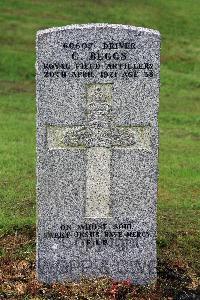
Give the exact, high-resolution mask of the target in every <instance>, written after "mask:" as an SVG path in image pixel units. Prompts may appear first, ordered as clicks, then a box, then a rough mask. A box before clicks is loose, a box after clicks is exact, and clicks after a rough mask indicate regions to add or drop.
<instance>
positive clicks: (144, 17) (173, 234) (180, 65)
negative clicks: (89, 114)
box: [0, 0, 200, 270]
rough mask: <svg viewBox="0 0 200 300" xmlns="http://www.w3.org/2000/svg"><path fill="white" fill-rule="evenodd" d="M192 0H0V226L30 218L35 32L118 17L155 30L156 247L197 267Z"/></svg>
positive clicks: (198, 113) (197, 125)
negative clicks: (158, 79) (157, 111)
mask: <svg viewBox="0 0 200 300" xmlns="http://www.w3.org/2000/svg"><path fill="white" fill-rule="evenodd" d="M199 14H200V6H199V1H198V0H182V1H179V0H176V1H175V0H168V1H166V0H154V1H148V0H124V1H120V0H73V1H67V0H59V1H55V0H42V1H41V0H34V1H31V0H29V1H28V0H21V1H19V0H18V1H14V0H9V1H5V0H0V22H1V33H0V40H1V52H0V56H1V61H0V78H1V81H0V92H1V97H0V139H1V143H0V155H1V160H0V203H1V213H0V226H1V230H2V232H3V233H5V232H9V231H11V230H13V229H16V228H21V227H23V226H25V225H33V226H34V224H35V92H34V90H35V87H34V76H35V70H34V63H35V34H36V31H37V30H39V29H44V28H48V27H52V26H63V25H66V24H72V23H91V22H93V23H101V22H106V23H123V24H132V25H135V26H143V27H149V28H154V29H158V30H159V31H160V32H161V34H162V52H161V54H162V55H161V63H162V64H161V97H160V114H159V124H160V177H159V201H158V249H159V251H158V252H159V255H160V256H161V257H164V256H166V258H167V257H172V258H174V259H176V258H177V259H182V260H185V261H186V262H187V263H188V264H189V265H192V267H193V268H194V269H196V270H197V258H196V257H195V256H197V255H198V246H199V245H198V220H199V208H200V199H199V193H200V135H199V133H200V104H199V87H200V81H199V79H198V78H199V74H198V67H199V25H200V24H199V23H198V18H199Z"/></svg>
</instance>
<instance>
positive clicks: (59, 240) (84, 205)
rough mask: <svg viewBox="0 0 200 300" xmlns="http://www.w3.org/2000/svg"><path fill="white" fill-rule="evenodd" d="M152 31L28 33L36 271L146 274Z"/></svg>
mask: <svg viewBox="0 0 200 300" xmlns="http://www.w3.org/2000/svg"><path fill="white" fill-rule="evenodd" d="M159 68H160V36H159V33H158V32H157V31H154V30H149V29H144V28H137V27H133V26H125V25H107V24H90V25H72V26H66V27H61V28H52V29H48V30H43V31H39V32H38V35H37V64H36V70H37V199H38V225H37V273H38V277H39V279H40V280H41V281H44V282H48V283H51V282H55V281H63V280H79V279H81V278H83V277H93V276H95V277H96V276H104V275H106V276H110V277H112V278H114V279H119V280H120V279H121V280H123V279H127V278H129V279H132V280H133V282H134V283H136V284H145V283H150V282H151V281H153V280H154V279H155V278H156V200H157V173H158V167H157V164H158V162H157V160H158V124H157V114H158V102H159Z"/></svg>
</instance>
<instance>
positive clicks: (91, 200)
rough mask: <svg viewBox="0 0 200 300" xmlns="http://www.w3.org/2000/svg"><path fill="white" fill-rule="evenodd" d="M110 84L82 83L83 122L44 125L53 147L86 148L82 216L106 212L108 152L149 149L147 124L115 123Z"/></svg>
mask: <svg viewBox="0 0 200 300" xmlns="http://www.w3.org/2000/svg"><path fill="white" fill-rule="evenodd" d="M112 94H113V85H112V84H109V83H108V84H88V85H86V97H87V111H86V113H87V120H86V125H85V126H83V125H82V126H73V127H72V126H71V127H70V126H57V125H48V126H47V140H48V147H49V149H50V150H53V149H72V148H75V149H77V148H78V149H86V150H87V151H86V155H87V169H86V202H85V217H86V218H108V217H111V215H110V186H111V177H110V173H111V166H110V165H111V156H112V149H113V148H125V149H127V148H130V147H131V149H144V150H147V151H149V150H150V126H149V125H147V126H144V125H143V126H139V125H135V126H133V125H132V126H116V125H115V124H114V123H113V120H112V119H113V118H112V99H113V96H112Z"/></svg>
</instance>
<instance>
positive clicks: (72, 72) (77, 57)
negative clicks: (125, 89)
mask: <svg viewBox="0 0 200 300" xmlns="http://www.w3.org/2000/svg"><path fill="white" fill-rule="evenodd" d="M61 47H62V51H65V52H64V53H63V56H62V60H60V59H58V60H56V59H55V61H46V62H42V65H41V68H42V73H43V76H44V77H45V78H49V79H50V78H54V79H56V78H63V79H70V78H71V79H81V78H89V79H92V78H95V79H97V78H98V79H119V80H126V79H131V78H132V79H137V78H139V77H143V78H154V77H155V76H156V74H155V71H154V69H155V66H154V64H153V63H151V61H146V60H145V59H144V58H143V56H142V55H141V56H140V54H138V52H137V54H135V52H136V51H137V44H136V43H135V42H134V41H132V42H130V41H121V42H117V43H114V42H103V43H102V44H101V45H100V46H99V47H96V45H95V44H94V43H87V42H86V43H72V42H69V43H63V44H62V46H61ZM63 57H64V59H63ZM141 60H142V61H141Z"/></svg>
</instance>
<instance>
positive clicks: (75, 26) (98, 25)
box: [37, 23, 160, 37]
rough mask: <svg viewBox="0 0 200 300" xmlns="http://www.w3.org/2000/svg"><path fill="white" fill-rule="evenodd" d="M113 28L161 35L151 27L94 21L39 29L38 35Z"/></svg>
mask: <svg viewBox="0 0 200 300" xmlns="http://www.w3.org/2000/svg"><path fill="white" fill-rule="evenodd" d="M95 27H96V28H113V29H127V30H133V31H141V32H143V33H148V34H153V35H156V36H158V37H159V36H160V32H159V31H158V30H154V29H149V28H143V27H136V26H132V25H123V24H107V23H92V24H73V25H67V26H62V27H52V28H48V29H44V30H38V31H37V37H39V36H41V35H43V34H47V33H52V32H55V31H64V30H70V29H91V28H95Z"/></svg>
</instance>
